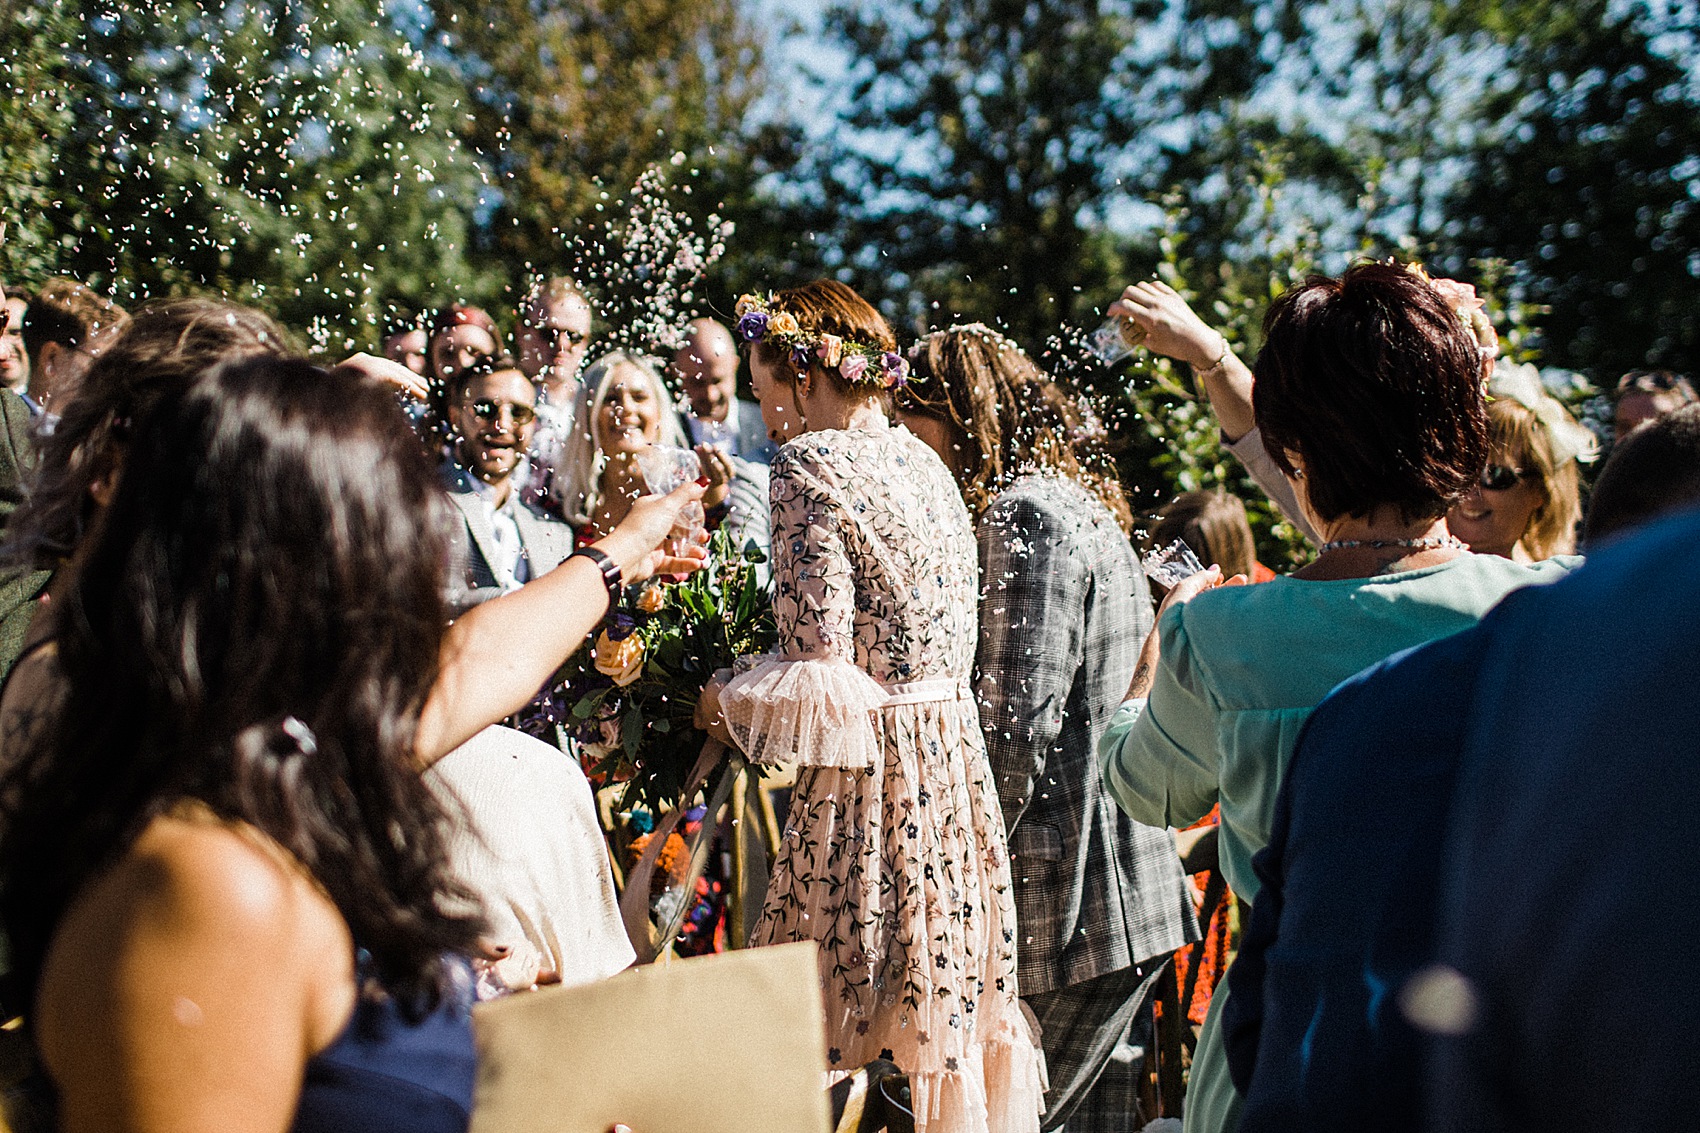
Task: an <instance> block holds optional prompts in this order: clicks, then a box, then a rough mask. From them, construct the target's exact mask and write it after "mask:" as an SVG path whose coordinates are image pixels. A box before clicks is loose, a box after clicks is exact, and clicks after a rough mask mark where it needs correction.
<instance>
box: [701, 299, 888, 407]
mask: <svg viewBox="0 0 1700 1133" xmlns="http://www.w3.org/2000/svg"><path fill="white" fill-rule="evenodd" d="M734 311H735V312H736V313H737V316H738V324H737V327H736V330H737V334H738V337H739V338H740V339H742V340H743V341H745V342H768V343H772V344H773V345H775V346H782V347H785V348H786V349H788V350H789V351H790V353H791V361H792V363H793V364H794V365H795V366H796V367H797V369H799V370H806V369H808V367H809V363H810V362H811V361H812V360H814V359H816V358H818V359H820V363H821V365H822V366H824V367H826V368H827V369H829V370H831V369H834V368H836V369H837V370H838V374H839V376H840V377H842V378H843V379H844V380H845V381H847V382H849V383H850V384H851V385H858V386H879V387H881V388H883V389H895V388H897V387H898V386H901V385H907V384H908V382H909V380H910V374H909V359H907V358H905V357H904V356H903V355H901V354H899V353H898V352H897V351H895V350H881V349H880V348H879V347H877V346H868V345H866V344H865V343H860V342H857V341H855V340H854V339H849V338H841V337H839V336H838V335H836V334H821V333H818V332H815V331H807V330H804V329H803V328H802V326H801V324H799V323H798V322H797V317H796V316H795V315H793V314H791V313H790V312H788V311H775V310H773V296H772V295H769V296H768V297H767V298H765V299H763V298H762V297H761V296H759V295H744V296H740V297H739V299H738V305H737V306H736V307H735V308H734ZM916 380H917V381H919V380H920V379H918V378H917V379H916Z"/></svg>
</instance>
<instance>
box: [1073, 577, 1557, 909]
mask: <svg viewBox="0 0 1700 1133" xmlns="http://www.w3.org/2000/svg"><path fill="white" fill-rule="evenodd" d="M1581 561H1582V560H1581V559H1580V558H1578V557H1575V556H1570V557H1566V558H1560V559H1549V560H1547V561H1545V562H1540V563H1535V564H1532V565H1531V564H1524V563H1515V562H1512V561H1511V560H1509V559H1502V558H1499V557H1497V556H1494V555H1471V554H1465V555H1459V556H1458V557H1457V558H1455V559H1451V560H1449V561H1447V562H1445V563H1442V564H1441V565H1439V566H1434V567H1427V568H1425V569H1423V570H1411V571H1400V572H1398V573H1395V574H1384V575H1378V576H1376V577H1373V578H1350V579H1338V580H1333V581H1321V582H1313V581H1308V580H1305V579H1297V578H1276V579H1274V580H1273V581H1270V582H1265V583H1262V584H1260V585H1257V586H1225V587H1220V588H1218V589H1215V590H1210V591H1206V592H1205V593H1203V594H1200V595H1198V597H1196V598H1194V599H1193V600H1192V601H1190V602H1188V603H1186V604H1184V605H1181V606H1175V607H1172V608H1170V609H1169V610H1168V611H1167V612H1166V613H1165V614H1164V615H1163V618H1162V621H1161V623H1160V624H1159V626H1158V632H1159V633H1160V635H1161V641H1162V654H1161V657H1162V659H1161V661H1160V662H1159V664H1158V667H1157V677H1156V683H1155V684H1154V685H1153V687H1152V689H1151V696H1150V698H1149V700H1148V701H1139V700H1130V701H1128V702H1126V703H1125V704H1123V705H1122V706H1121V708H1120V709H1119V710H1118V711H1117V713H1116V715H1115V717H1114V718H1113V719H1112V720H1111V723H1110V727H1109V730H1108V731H1107V732H1106V733H1105V735H1104V738H1103V740H1102V741H1101V742H1100V744H1099V747H1098V753H1099V757H1100V758H1101V759H1102V760H1103V764H1104V779H1105V782H1106V783H1108V784H1109V787H1110V792H1111V793H1112V794H1113V795H1114V796H1115V798H1116V801H1117V802H1119V803H1120V804H1121V806H1122V809H1123V810H1125V811H1127V813H1128V814H1129V815H1130V816H1131V817H1132V818H1133V819H1134V821H1136V822H1144V823H1148V824H1150V825H1152V826H1165V825H1167V826H1187V825H1189V824H1191V823H1193V822H1196V821H1198V820H1199V819H1200V818H1203V817H1204V816H1205V815H1206V814H1209V813H1210V808H1211V807H1212V806H1214V805H1216V803H1217V802H1218V801H1219V802H1220V803H1221V804H1222V828H1221V833H1220V835H1219V837H1220V839H1221V841H1220V847H1221V857H1222V869H1223V872H1224V873H1225V874H1226V876H1227V880H1228V884H1229V885H1230V886H1231V887H1232V888H1233V890H1234V892H1235V893H1237V894H1239V895H1240V896H1241V897H1243V898H1244V899H1245V900H1247V901H1250V900H1252V899H1253V898H1255V897H1256V896H1257V890H1258V883H1257V878H1256V876H1255V875H1254V874H1253V873H1252V870H1251V857H1252V855H1253V854H1255V853H1256V852H1257V851H1258V850H1261V849H1262V848H1263V847H1264V845H1265V844H1266V843H1267V842H1268V841H1269V825H1270V822H1271V820H1272V818H1273V815H1274V809H1275V794H1276V792H1277V791H1279V790H1280V787H1281V779H1282V776H1283V775H1284V774H1285V772H1286V769H1287V761H1288V759H1290V758H1291V757H1292V754H1293V747H1294V745H1295V744H1296V743H1297V741H1298V737H1299V730H1300V729H1301V728H1303V727H1304V722H1305V720H1306V718H1308V717H1309V716H1310V713H1311V710H1312V709H1313V708H1315V707H1316V705H1317V704H1318V703H1319V702H1321V700H1322V698H1323V697H1325V696H1327V695H1328V693H1329V692H1330V691H1331V690H1332V689H1333V688H1334V686H1335V685H1337V684H1339V683H1340V682H1341V681H1343V680H1345V679H1346V678H1347V677H1349V676H1351V675H1353V674H1354V673H1357V672H1359V671H1361V670H1363V669H1366V668H1368V667H1369V666H1371V665H1373V664H1375V663H1376V662H1377V661H1380V660H1382V659H1383V658H1386V657H1390V656H1392V655H1393V654H1394V653H1397V652H1399V651H1400V650H1402V649H1408V648H1411V647H1412V646H1416V645H1421V644H1423V643H1424V642H1426V641H1432V640H1434V639H1435V638H1438V637H1445V636H1447V635H1448V634H1452V633H1457V632H1458V631H1459V630H1462V629H1466V628H1468V627H1469V626H1472V625H1474V624H1475V623H1476V622H1477V621H1478V620H1479V619H1480V618H1481V616H1482V615H1483V614H1485V613H1487V611H1488V610H1489V609H1491V608H1492V607H1493V606H1494V605H1495V604H1496V603H1498V601H1499V600H1500V599H1501V598H1503V597H1505V595H1506V594H1508V593H1510V592H1511V591H1512V590H1515V589H1517V588H1518V587H1520V586H1527V585H1529V584H1530V583H1535V582H1552V581H1556V580H1557V579H1559V578H1562V577H1563V576H1564V575H1565V574H1566V573H1568V572H1569V571H1570V570H1571V569H1572V568H1574V567H1575V566H1577V565H1578V564H1580V563H1581ZM1411 726H1412V727H1421V726H1422V721H1420V720H1413V721H1411Z"/></svg>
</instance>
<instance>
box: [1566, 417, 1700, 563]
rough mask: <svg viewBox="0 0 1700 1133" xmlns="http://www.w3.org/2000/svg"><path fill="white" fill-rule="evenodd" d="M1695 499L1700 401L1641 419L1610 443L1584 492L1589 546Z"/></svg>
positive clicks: (1699, 496)
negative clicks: (1590, 486) (1587, 491)
mask: <svg viewBox="0 0 1700 1133" xmlns="http://www.w3.org/2000/svg"><path fill="white" fill-rule="evenodd" d="M1697 501H1700V405H1685V406H1683V407H1682V408H1681V409H1673V410H1671V411H1670V412H1669V413H1665V414H1661V415H1660V416H1658V417H1655V418H1654V419H1653V420H1651V421H1646V422H1643V423H1642V424H1641V425H1640V426H1638V427H1637V428H1636V429H1635V430H1634V431H1633V432H1631V433H1629V434H1628V435H1626V436H1624V437H1623V438H1622V439H1621V440H1619V441H1618V442H1617V443H1616V444H1614V445H1613V446H1612V450H1611V456H1610V457H1609V458H1607V460H1606V463H1605V467H1604V468H1602V469H1600V475H1599V479H1597V480H1595V481H1594V490H1593V492H1592V493H1591V494H1590V495H1589V497H1588V518H1587V522H1586V524H1585V529H1584V530H1585V542H1586V545H1587V546H1588V547H1589V548H1590V549H1592V548H1594V547H1596V546H1598V545H1600V544H1601V543H1604V542H1605V541H1607V540H1610V539H1616V538H1619V537H1621V536H1622V535H1624V534H1625V533H1626V532H1628V531H1630V530H1632V529H1634V528H1637V527H1641V526H1644V525H1645V524H1648V523H1650V522H1652V521H1653V520H1654V519H1657V518H1658V517H1660V516H1662V515H1666V514H1668V513H1670V512H1674V511H1680V510H1681V509H1683V508H1685V507H1688V506H1690V505H1692V504H1694V503H1695V502H1697Z"/></svg>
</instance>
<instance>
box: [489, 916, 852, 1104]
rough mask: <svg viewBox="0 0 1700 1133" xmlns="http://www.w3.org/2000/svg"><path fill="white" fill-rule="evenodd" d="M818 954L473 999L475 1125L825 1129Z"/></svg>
mask: <svg viewBox="0 0 1700 1133" xmlns="http://www.w3.org/2000/svg"><path fill="white" fill-rule="evenodd" d="M815 954H816V946H815V945H814V944H813V943H802V944H782V945H776V946H774V947H771V948H754V949H750V950H748V951H741V952H728V953H724V954H722V955H719V956H705V957H703V958H701V959H693V960H675V961H673V962H671V963H668V964H664V965H652V966H650V967H644V968H634V969H631V970H630V971H625V972H621V973H620V974H619V975H617V976H615V977H613V978H612V979H608V980H604V981H602V982H601V983H595V984H587V985H584V986H581V987H572V988H562V987H546V988H542V989H539V990H537V991H528V992H522V993H520V994H519V995H514V996H510V997H508V998H506V999H498V1000H495V1001H493V1002H490V1003H482V1004H479V1005H478V1006H477V1007H475V1008H474V1009H473V1015H472V1025H473V1032H474V1034H475V1036H476V1038H477V1042H478V1086H477V1090H476V1092H475V1094H474V1098H473V1108H472V1131H471V1133H607V1131H608V1129H609V1128H610V1127H612V1126H613V1125H614V1124H615V1123H616V1122H618V1123H620V1124H623V1125H628V1126H630V1127H631V1128H632V1130H633V1133H827V1130H828V1111H827V1098H826V1073H825V1071H826V1027H825V1023H824V1018H825V1017H824V1014H823V1012H822V1009H821V997H820V975H819V970H818V968H817V967H816V962H815Z"/></svg>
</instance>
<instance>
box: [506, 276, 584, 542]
mask: <svg viewBox="0 0 1700 1133" xmlns="http://www.w3.org/2000/svg"><path fill="white" fill-rule="evenodd" d="M591 313H592V312H591V307H590V300H589V299H588V298H586V297H585V294H584V292H582V291H580V290H579V288H578V285H577V284H575V283H573V282H572V281H571V280H570V279H566V278H564V277H562V276H555V277H552V278H550V279H545V280H542V281H541V282H539V283H538V284H537V285H536V286H535V287H534V288H533V289H532V290H531V291H530V293H528V294H527V295H526V297H525V300H524V301H523V302H522V303H520V305H519V328H518V330H517V331H515V334H514V339H515V342H516V343H518V346H519V364H520V368H521V369H522V370H524V371H525V373H526V376H527V377H529V378H530V379H531V380H532V381H533V382H536V383H537V384H538V388H539V390H540V391H541V393H540V396H539V397H538V399H537V430H536V432H535V433H534V434H533V435H532V440H531V452H530V461H531V472H530V480H529V483H528V484H527V487H526V498H527V499H529V500H530V501H531V502H533V503H535V504H538V505H539V506H541V507H544V508H546V509H549V510H551V511H555V510H558V509H559V498H560V493H559V491H558V490H557V488H556V485H555V482H556V480H557V479H559V478H560V477H561V475H562V471H561V461H562V459H563V458H564V457H565V454H566V450H567V447H568V437H569V436H570V435H571V433H572V426H573V416H574V414H575V413H576V411H577V407H578V401H579V395H580V393H581V392H582V390H583V385H582V383H581V375H580V369H581V368H582V367H583V365H584V359H585V356H586V355H587V354H588V353H589V352H590V341H591Z"/></svg>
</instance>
